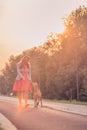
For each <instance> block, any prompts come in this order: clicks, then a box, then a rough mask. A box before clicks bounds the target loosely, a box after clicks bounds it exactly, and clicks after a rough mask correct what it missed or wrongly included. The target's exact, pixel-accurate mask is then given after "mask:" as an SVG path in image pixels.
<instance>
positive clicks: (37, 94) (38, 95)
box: [32, 82, 42, 107]
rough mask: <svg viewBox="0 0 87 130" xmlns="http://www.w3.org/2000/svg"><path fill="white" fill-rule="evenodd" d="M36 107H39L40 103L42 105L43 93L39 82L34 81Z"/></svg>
mask: <svg viewBox="0 0 87 130" xmlns="http://www.w3.org/2000/svg"><path fill="white" fill-rule="evenodd" d="M32 90H33V99H34V107H38V106H39V103H40V105H41V107H42V93H41V90H40V87H39V85H38V83H37V82H32Z"/></svg>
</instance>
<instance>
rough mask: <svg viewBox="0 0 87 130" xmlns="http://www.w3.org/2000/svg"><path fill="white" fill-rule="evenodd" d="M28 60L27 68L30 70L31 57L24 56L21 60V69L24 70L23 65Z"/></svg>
mask: <svg viewBox="0 0 87 130" xmlns="http://www.w3.org/2000/svg"><path fill="white" fill-rule="evenodd" d="M26 59H27V60H28V61H27V62H26V65H27V67H28V68H29V67H30V62H29V60H30V56H24V57H23V58H22V59H21V61H20V64H21V65H20V67H21V68H22V67H23V63H24V62H25V61H26Z"/></svg>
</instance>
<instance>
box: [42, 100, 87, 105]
mask: <svg viewBox="0 0 87 130" xmlns="http://www.w3.org/2000/svg"><path fill="white" fill-rule="evenodd" d="M44 101H47V102H53V103H64V104H75V105H86V106H87V102H81V101H76V100H72V101H71V102H70V101H68V100H49V99H44Z"/></svg>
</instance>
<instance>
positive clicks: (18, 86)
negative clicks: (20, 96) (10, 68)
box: [13, 67, 31, 91]
mask: <svg viewBox="0 0 87 130" xmlns="http://www.w3.org/2000/svg"><path fill="white" fill-rule="evenodd" d="M27 70H28V69H27V68H26V67H24V68H23V70H22V72H21V73H22V75H23V77H24V79H22V78H21V79H19V80H15V82H14V85H13V91H31V85H30V80H29V79H28V77H27Z"/></svg>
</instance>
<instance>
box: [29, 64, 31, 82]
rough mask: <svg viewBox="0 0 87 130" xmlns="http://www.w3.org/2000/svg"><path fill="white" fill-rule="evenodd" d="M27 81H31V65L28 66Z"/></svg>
mask: <svg viewBox="0 0 87 130" xmlns="http://www.w3.org/2000/svg"><path fill="white" fill-rule="evenodd" d="M29 80H31V64H29Z"/></svg>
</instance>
